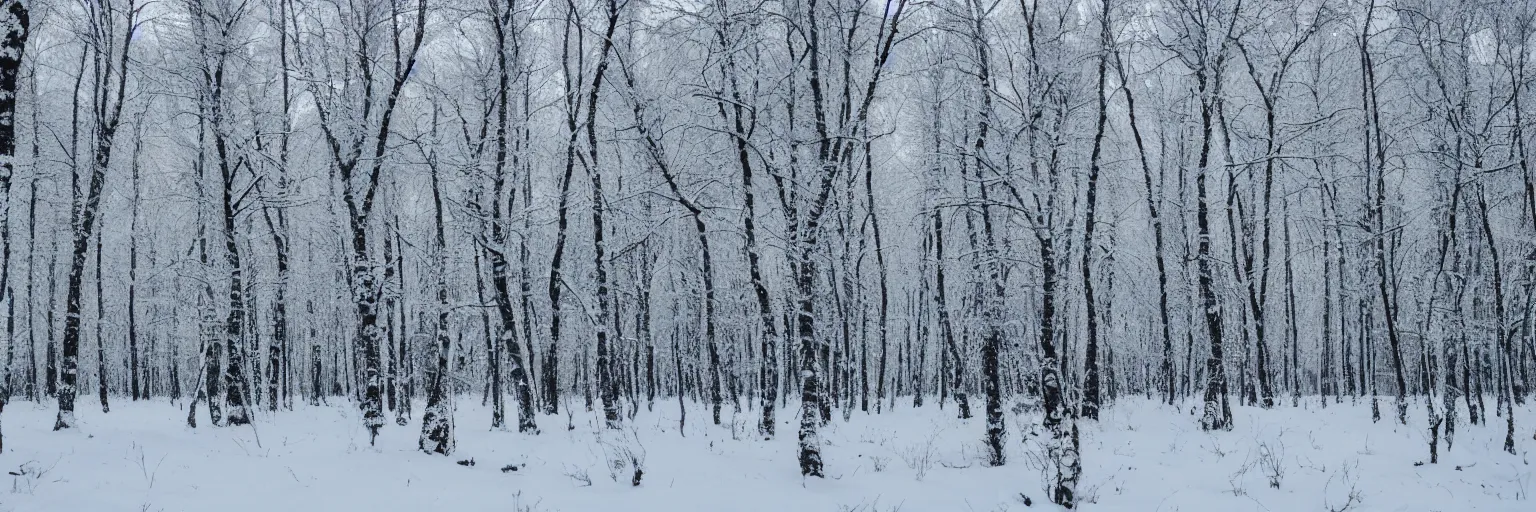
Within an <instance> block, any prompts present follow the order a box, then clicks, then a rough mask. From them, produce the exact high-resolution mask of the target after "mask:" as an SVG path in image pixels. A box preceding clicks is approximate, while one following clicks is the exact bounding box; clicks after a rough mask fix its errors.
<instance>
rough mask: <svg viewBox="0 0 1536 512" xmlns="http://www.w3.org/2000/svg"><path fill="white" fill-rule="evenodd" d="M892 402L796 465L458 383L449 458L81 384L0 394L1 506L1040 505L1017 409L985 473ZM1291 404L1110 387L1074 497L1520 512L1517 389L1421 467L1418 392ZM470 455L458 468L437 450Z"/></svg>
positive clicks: (337, 408)
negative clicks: (1398, 403) (527, 431)
mask: <svg viewBox="0 0 1536 512" xmlns="http://www.w3.org/2000/svg"><path fill="white" fill-rule="evenodd" d="M899 403H900V405H898V407H897V408H896V410H895V411H894V412H887V413H886V414H883V415H878V416H876V415H865V414H862V413H855V414H853V419H852V421H849V422H847V423H844V422H843V421H842V420H841V419H840V417H841V414H837V413H834V416H835V417H837V418H838V419H834V420H833V422H832V424H831V425H830V426H829V427H827V428H824V429H823V431H822V438H823V443H822V455H823V457H824V459H825V461H826V470H827V477H828V478H826V479H814V478H813V479H809V480H807V479H802V478H801V477H800V475H799V471H798V465H797V463H796V450H795V448H796V440H795V438H794V435H793V432H794V427H793V426H792V423H794V422H795V421H796V418H794V417H793V416H792V415H781V416H780V417H779V418H778V419H779V422H780V423H781V425H782V426H781V427H780V429H779V430H780V432H787V433H789V435H781V436H779V437H777V438H775V439H773V440H771V441H766V442H765V441H763V440H761V439H758V438H757V437H756V429H755V428H754V425H755V421H754V420H755V419H756V416H755V414H753V413H750V412H749V413H743V414H741V415H737V416H734V417H732V416H731V415H729V414H727V415H726V418H728V421H730V422H731V425H726V426H720V427H717V426H714V425H708V424H706V423H701V422H698V421H696V420H698V419H704V420H705V421H706V422H707V418H708V414H705V413H706V409H705V407H703V406H699V407H697V409H690V411H689V415H688V418H689V424H688V426H687V428H686V431H685V433H686V436H679V435H678V432H677V419H676V413H677V406H676V401H670V402H666V401H661V400H658V401H657V403H656V409H655V411H654V412H646V411H645V410H644V407H643V406H642V407H641V411H640V413H639V415H638V416H637V417H636V418H635V419H634V420H633V421H630V422H627V423H626V429H625V430H622V431H612V430H608V431H602V430H601V429H599V428H598V425H601V411H600V410H599V411H597V412H595V413H587V412H585V411H584V410H582V409H581V407H580V404H577V412H576V414H575V415H574V416H573V417H572V419H574V421H575V423H576V425H575V427H576V428H575V429H574V430H567V429H566V425H567V418H568V417H567V416H565V415H564V414H563V413H564V410H562V414H561V415H559V416H540V417H539V418H538V421H539V426H540V428H541V429H542V430H543V433H542V434H539V435H536V436H535V435H523V434H518V433H515V432H507V431H492V430H490V429H488V428H485V427H484V425H488V424H489V418H490V414H489V411H488V409H485V408H482V407H480V406H479V397H478V396H476V397H463V398H461V399H460V402H459V409H458V411H457V415H456V419H457V425H458V451H457V452H456V453H455V454H454V455H453V456H452V457H442V456H432V455H426V454H423V453H421V452H419V451H417V450H416V449H415V447H416V437H417V435H418V433H419V429H420V422H419V419H417V420H415V421H412V422H411V423H410V424H409V426H407V427H398V426H395V425H394V423H393V422H389V423H388V424H387V426H386V427H385V428H384V429H383V430H382V433H381V435H380V436H379V439H378V445H377V446H369V444H368V434H367V432H366V431H365V430H364V429H363V428H362V427H361V423H362V422H361V421H360V419H359V413H358V412H357V410H356V409H355V407H353V406H351V405H350V404H344V403H341V402H339V401H333V404H332V405H331V406H319V407H302V406H301V407H298V408H297V409H296V410H294V411H291V412H288V411H284V412H280V413H278V414H276V415H274V414H272V413H270V412H268V411H266V410H265V409H253V413H254V414H255V415H256V417H255V420H256V422H255V424H254V425H252V426H243V427H231V428H208V427H207V426H206V416H205V415H204V416H203V417H201V418H199V421H201V422H202V423H203V424H204V426H203V427H202V428H198V429H189V428H187V427H186V426H185V419H186V414H185V412H184V410H183V409H180V408H178V407H174V406H172V405H171V404H169V403H168V402H165V401H163V400H161V401H152V402H127V401H118V402H116V403H114V404H113V407H112V412H111V413H110V414H102V413H101V412H100V408H99V407H96V406H95V404H94V401H91V403H87V401H86V400H82V401H81V402H80V404H79V406H78V409H79V413H78V420H79V423H78V426H79V428H78V429H75V430H70V431H63V432H53V431H51V427H52V424H53V419H54V418H53V417H54V414H55V412H54V410H53V408H52V407H51V406H48V405H36V404H32V403H27V402H13V403H12V404H11V405H10V406H8V407H6V409H5V413H4V414H5V421H4V426H5V428H6V429H7V430H6V432H5V436H6V437H5V448H6V451H5V452H4V453H0V470H3V471H8V472H19V473H23V474H22V475H20V476H16V475H0V477H4V478H9V479H10V480H11V481H10V482H3V481H0V511H5V512H10V511H18V512H20V511H27V512H32V511H44V512H47V511H120V510H121V511H140V510H147V511H160V510H163V511H184V510H185V511H201V510H219V511H221V512H242V511H263V512H265V511H274V510H276V511H305V510H369V511H395V510H402V511H404V510H409V511H427V510H454V511H481V510H485V511H492V510H495V511H509V510H510V511H523V510H529V511H583V510H606V511H692V510H700V511H727V510H729V511H787V510H805V511H823V510H825V511H843V510H862V511H891V510H902V511H908V512H911V511H973V510H974V511H1023V510H1053V506H1052V505H1050V504H1049V503H1046V500H1045V494H1044V493H1043V491H1042V489H1043V488H1044V478H1045V474H1044V473H1043V472H1042V470H1041V468H1042V467H1044V464H1043V463H1044V459H1043V458H1042V456H1041V449H1042V446H1041V444H1040V440H1041V438H1040V436H1039V435H1038V432H1039V429H1038V428H1036V427H1029V428H1026V429H1025V430H1024V431H1023V433H1021V430H1020V428H1019V427H1020V425H1021V422H1022V423H1025V424H1027V425H1037V424H1038V417H1034V416H1023V417H1021V416H1015V415H1011V414H1010V416H1009V418H1008V428H1009V438H1008V439H1009V443H1008V447H1007V449H1008V453H1007V455H1008V463H1007V465H1005V466H1003V467H985V466H984V465H983V464H982V463H981V462H980V461H981V460H982V459H983V457H984V453H985V451H984V447H983V446H982V444H981V443H982V433H983V427H984V419H983V418H980V417H977V418H973V419H970V420H964V421H961V420H958V419H954V418H953V417H952V413H953V412H954V409H953V407H950V408H948V409H946V410H943V411H941V410H939V409H938V408H937V407H934V406H933V402H930V405H929V406H927V407H924V408H921V409H912V408H911V407H909V404H910V400H909V399H908V400H899ZM1488 404H1489V405H1490V406H1491V405H1492V404H1493V401H1492V399H1491V398H1490V399H1489V401H1488ZM791 405H792V406H791V407H789V408H786V409H782V410H784V411H790V412H791V413H792V411H794V410H796V409H797V408H796V407H793V404H791ZM1303 406H1304V407H1303V408H1302V409H1293V408H1290V407H1285V406H1279V407H1276V408H1275V409H1274V410H1269V411H1265V410H1260V409H1257V408H1250V407H1234V410H1233V413H1234V416H1235V420H1236V421H1235V423H1236V428H1235V429H1234V430H1233V431H1231V432H1216V433H1205V432H1202V431H1200V429H1199V417H1198V412H1199V411H1198V405H1197V404H1196V403H1195V402H1187V403H1184V404H1182V405H1180V406H1179V407H1178V408H1174V407H1169V406H1165V405H1159V404H1157V403H1155V402H1150V401H1146V400H1143V399H1140V398H1130V399H1125V400H1122V401H1120V402H1118V403H1116V404H1114V405H1112V406H1111V407H1108V408H1107V409H1105V410H1104V413H1103V420H1102V421H1100V422H1098V423H1094V422H1089V421H1082V422H1080V426H1081V428H1082V429H1083V431H1082V438H1083V450H1082V459H1083V480H1082V483H1081V485H1080V486H1079V495H1080V496H1081V497H1082V500H1083V503H1082V505H1081V507H1080V509H1081V510H1093V511H1099V510H1103V511H1186V512H1187V511H1207V510H1209V511H1292V510H1296V511H1302V510H1307V511H1310V510H1340V509H1341V508H1342V507H1343V506H1344V505H1345V504H1346V503H1348V502H1349V501H1350V500H1349V496H1350V495H1351V494H1352V493H1353V494H1354V495H1355V497H1356V500H1355V502H1354V503H1352V504H1350V506H1349V508H1348V510H1351V511H1356V510H1358V511H1370V510H1381V511H1399V510H1404V511H1436V510H1445V511H1451V510H1456V511H1472V510H1477V511H1530V510H1536V501H1533V500H1532V499H1531V498H1530V493H1531V492H1532V491H1536V480H1533V476H1532V475H1533V474H1536V469H1533V468H1532V467H1531V466H1530V465H1529V460H1530V456H1529V455H1526V454H1527V453H1528V452H1530V451H1531V450H1536V441H1533V440H1532V439H1531V432H1532V430H1531V426H1530V424H1529V423H1528V422H1529V421H1530V420H1531V419H1536V417H1533V416H1532V414H1531V413H1532V412H1533V409H1536V408H1533V407H1532V406H1530V405H1527V406H1526V407H1524V408H1523V409H1522V408H1517V410H1516V420H1517V422H1516V426H1517V428H1519V429H1520V430H1518V431H1517V434H1519V435H1518V436H1517V450H1518V452H1519V453H1520V455H1508V454H1505V453H1503V452H1502V451H1501V447H1502V443H1503V436H1504V429H1503V421H1502V420H1500V421H1496V422H1493V424H1492V425H1491V426H1483V425H1477V426H1472V425H1467V424H1466V423H1465V417H1466V415H1465V414H1464V411H1463V414H1459V416H1460V421H1461V423H1460V424H1458V425H1457V434H1456V444H1455V446H1454V447H1453V448H1452V449H1449V450H1446V449H1445V448H1444V446H1442V447H1441V461H1440V463H1439V464H1436V465H1431V464H1427V452H1428V445H1427V441H1428V437H1427V435H1428V434H1427V431H1426V429H1425V428H1424V427H1423V425H1424V419H1423V414H1424V411H1423V409H1422V404H1418V408H1417V409H1411V411H1412V412H1415V413H1417V416H1410V418H1409V425H1408V426H1401V425H1397V424H1396V423H1395V422H1393V421H1391V420H1390V418H1384V419H1383V421H1382V422H1380V423H1374V424H1373V423H1372V422H1371V420H1370V409H1369V402H1368V401H1362V402H1360V403H1359V404H1356V405H1353V406H1352V405H1350V404H1349V401H1348V400H1347V399H1346V400H1345V403H1344V404H1342V405H1334V404H1329V407H1328V408H1327V409H1323V410H1319V409H1317V402H1316V399H1315V398H1314V399H1312V400H1310V401H1308V402H1307V403H1305V404H1303ZM415 410H417V411H420V410H422V408H421V406H420V405H419V404H418V406H417V407H416V408H415ZM727 412H729V408H728V410H727ZM626 452H632V453H633V454H634V455H635V456H636V457H637V458H639V459H641V460H642V461H643V462H642V463H643V465H644V470H645V476H644V481H643V483H642V484H641V485H640V486H639V487H632V486H631V485H630V477H631V473H630V472H629V470H628V469H627V468H621V469H620V470H618V471H615V472H613V473H610V471H609V469H608V468H609V467H610V465H609V463H608V462H607V461H608V460H610V459H614V458H625V457H627V456H625V455H624V454H625V453H626ZM1265 454H1271V455H1273V457H1271V458H1266V457H1265V456H1264V455H1265ZM471 458H473V459H474V460H475V462H476V463H475V465H474V466H463V465H459V464H457V461H460V460H468V459H471ZM1267 460H1277V461H1279V463H1278V467H1280V468H1281V470H1282V471H1283V476H1282V477H1281V479H1280V482H1279V483H1280V487H1279V488H1272V487H1270V485H1269V482H1268V476H1267V468H1268V467H1267V465H1266V464H1265V462H1266V461H1267ZM1419 461H1424V462H1426V464H1424V465H1422V466H1416V465H1415V463H1416V462H1419ZM513 464H516V465H519V468H518V469H517V470H516V471H506V472H504V471H503V470H502V469H503V467H505V466H508V465H513ZM1458 466H1459V469H1458ZM1245 468H1246V469H1245ZM583 477H585V480H590V484H588V483H586V482H585V481H584V479H583ZM1352 490H1353V492H1352ZM1021 493H1023V495H1027V496H1028V497H1029V498H1030V500H1031V501H1032V503H1033V506H1031V507H1026V506H1025V505H1024V504H1023V503H1022V498H1021Z"/></svg>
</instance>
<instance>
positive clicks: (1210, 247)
mask: <svg viewBox="0 0 1536 512" xmlns="http://www.w3.org/2000/svg"><path fill="white" fill-rule="evenodd" d="M0 6H3V8H0V19H3V23H0V31H3V32H5V38H4V41H3V46H0V89H3V92H0V153H3V162H0V163H3V165H0V201H3V206H0V212H3V215H4V216H3V217H0V233H3V235H4V238H3V259H4V261H3V272H0V290H3V293H4V295H3V297H4V302H3V307H4V312H5V313H6V315H5V318H6V321H5V325H4V329H5V333H6V339H7V340H8V343H7V344H6V351H5V365H4V386H5V391H6V393H5V396H8V397H10V398H12V399H23V400H31V401H38V402H40V401H45V400H48V401H52V400H57V403H58V408H59V412H58V417H57V422H56V426H55V428H56V429H67V428H72V427H73V426H74V421H75V420H74V414H73V411H74V408H75V407H76V406H89V407H95V406H97V405H98V402H99V405H100V407H102V409H103V411H106V410H108V407H109V403H112V402H116V401H121V400H148V399H166V398H169V399H170V400H172V401H174V402H175V403H178V404H182V405H183V406H184V407H185V410H186V412H187V422H188V424H190V425H197V424H198V423H199V422H200V421H201V419H200V418H206V419H207V420H208V422H207V423H211V424H213V425H216V426H223V425H240V424H244V423H247V422H249V421H252V419H253V411H252V409H253V408H263V409H266V410H271V411H281V410H284V409H287V408H291V407H294V404H295V403H296V402H307V403H309V404H322V403H324V404H337V403H343V404H352V405H349V406H352V407H358V408H359V409H360V411H361V415H360V417H361V419H362V422H363V425H361V426H362V427H363V428H364V429H366V430H367V431H368V432H369V433H370V434H372V435H377V433H378V431H379V429H381V428H386V427H385V425H386V424H387V423H390V422H395V423H397V424H398V425H403V426H406V428H416V425H418V424H419V426H420V428H421V439H420V448H421V449H422V450H423V451H426V452H431V453H442V454H450V453H452V452H453V450H454V428H455V422H461V423H462V422H473V423H474V424H477V425H479V424H484V423H489V425H490V426H492V427H494V428H508V429H510V428H513V427H512V426H511V425H512V424H515V425H516V428H517V429H518V430H519V431H522V432H537V431H539V430H540V429H546V430H547V429H551V428H558V426H557V425H546V424H540V423H539V419H540V414H541V413H542V414H544V415H549V414H560V413H561V411H562V410H563V409H564V410H569V408H572V407H577V408H581V407H585V408H586V409H587V410H593V411H594V412H600V413H601V414H602V415H603V417H604V421H605V422H606V424H607V426H609V427H611V428H619V427H620V426H621V425H623V424H624V423H625V421H626V419H628V418H632V417H633V415H634V414H636V412H637V411H638V409H639V408H640V407H646V408H656V407H683V405H684V403H685V402H690V401H696V402H701V403H707V404H708V406H709V409H710V410H711V412H712V414H711V416H710V417H705V418H687V417H686V416H685V417H683V421H700V422H703V421H710V422H713V423H715V424H719V423H720V422H721V411H722V409H725V408H730V409H731V410H732V411H742V410H746V411H754V412H753V414H755V415H756V416H757V417H759V418H760V421H758V422H757V423H758V424H759V426H758V432H759V434H760V435H761V436H762V437H764V438H773V437H777V436H790V435H792V436H795V438H796V439H797V440H798V444H797V448H796V449H798V450H799V458H798V460H799V466H800V471H801V472H802V474H804V475H806V476H822V475H823V467H822V458H821V450H824V449H826V450H835V449H836V447H829V446H823V443H822V442H821V439H820V437H819V435H818V429H820V428H821V427H822V426H823V425H824V424H825V423H826V422H830V421H835V420H836V419H837V417H838V416H839V415H841V416H842V417H843V418H847V417H848V416H849V415H852V414H880V413H882V412H884V411H887V410H889V409H891V408H894V407H898V406H908V404H910V406H925V402H927V405H926V406H933V405H935V404H934V402H937V405H939V406H941V407H949V406H951V405H952V406H954V407H955V411H956V414H958V415H960V416H962V417H969V416H970V415H972V414H978V415H982V416H983V417H984V418H985V422H984V423H985V430H984V431H979V432H977V433H976V435H977V436H978V437H979V438H982V439H983V440H984V446H985V447H986V448H985V449H986V452H987V453H986V458H987V459H988V462H989V463H990V464H992V465H1003V464H1006V463H1007V462H1008V461H1007V460H1005V459H1006V457H1005V455H1004V453H1005V452H1004V449H1003V447H1004V445H1005V443H1007V442H1008V434H1009V432H1008V427H1007V425H1006V422H1005V421H1004V417H1005V414H1006V413H1007V412H1009V411H1011V410H1018V411H1022V412H1025V413H1028V414H1038V419H1036V420H1032V421H1037V422H1038V424H1039V425H1041V426H1042V427H1043V429H1044V430H1043V431H1044V432H1045V434H1044V437H1043V438H1044V439H1045V440H1046V441H1045V445H1046V446H1047V447H1048V452H1049V455H1050V457H1049V459H1050V460H1051V461H1052V464H1053V465H1054V468H1053V469H1052V474H1053V475H1054V477H1053V478H1054V480H1053V482H1054V483H1053V491H1052V492H1053V494H1052V496H1050V498H1051V499H1052V500H1053V501H1055V502H1057V503H1060V504H1063V505H1068V506H1070V505H1071V504H1072V503H1073V501H1074V492H1075V487H1076V483H1077V480H1078V474H1079V472H1080V465H1079V463H1078V446H1079V437H1080V433H1079V428H1078V423H1079V422H1082V421H1094V420H1096V419H1097V418H1098V417H1099V414H1100V411H1101V410H1102V409H1103V408H1105V407H1111V406H1112V405H1111V404H1112V403H1113V402H1114V400H1115V398H1116V397H1120V396H1125V395H1132V394H1138V395H1147V396H1152V397H1156V398H1158V399H1160V400H1163V401H1166V402H1168V403H1169V404H1173V403H1175V402H1177V401H1178V400H1180V399H1182V398H1185V397H1191V396H1193V397H1199V400H1200V401H1201V402H1203V405H1202V406H1200V407H1201V410H1200V411H1199V414H1198V417H1196V418H1192V419H1191V421H1198V422H1199V424H1200V425H1201V427H1203V428H1205V429H1207V430H1222V429H1230V428H1231V426H1232V413H1231V408H1232V407H1233V406H1234V405H1239V406H1241V405H1247V406H1258V407H1265V408H1269V407H1295V406H1297V405H1299V404H1301V403H1302V402H1303V401H1307V402H1309V403H1312V404H1315V405H1318V406H1327V405H1328V404H1330V403H1337V402H1339V401H1340V400H1342V399H1344V398H1346V397H1347V398H1348V399H1349V400H1368V401H1369V402H1370V403H1371V410H1372V414H1373V415H1375V416H1377V417H1378V418H1382V419H1381V421H1397V422H1407V409H1408V407H1409V403H1410V399H1412V401H1413V402H1414V403H1416V404H1419V406H1422V407H1424V408H1425V409H1426V410H1427V411H1428V418H1429V419H1430V424H1429V425H1425V426H1421V427H1427V429H1428V431H1429V432H1430V433H1431V436H1432V440H1431V442H1430V444H1429V449H1430V452H1431V454H1432V455H1431V462H1433V461H1434V455H1433V454H1435V453H1437V450H1438V449H1439V443H1440V441H1441V440H1442V439H1443V440H1444V441H1445V442H1446V444H1447V445H1449V444H1450V443H1451V442H1452V441H1453V439H1454V437H1453V436H1454V435H1455V431H1456V429H1458V428H1465V427H1464V426H1463V425H1462V423H1463V422H1468V423H1471V424H1478V423H1490V422H1500V421H1502V422H1504V423H1505V425H1502V427H1503V428H1504V429H1505V430H1507V437H1506V441H1505V449H1506V450H1507V451H1510V452H1511V453H1513V452H1514V447H1515V445H1514V438H1515V436H1516V435H1519V434H1517V431H1516V427H1517V425H1516V423H1515V418H1514V410H1515V409H1514V406H1515V404H1523V403H1524V401H1525V400H1526V398H1527V396H1528V395H1529V394H1530V392H1531V372H1532V370H1533V369H1536V348H1533V343H1532V334H1533V333H1532V324H1531V320H1532V318H1531V316H1532V311H1533V305H1536V304H1533V301H1536V289H1533V288H1532V286H1531V284H1532V282H1533V281H1532V278H1533V277H1536V245H1533V243H1532V240H1533V239H1536V176H1533V175H1532V170H1531V165H1530V163H1529V149H1528V148H1527V146H1528V139H1529V138H1530V135H1529V134H1528V133H1527V131H1526V130H1525V128H1526V127H1528V126H1530V125H1531V124H1530V121H1529V120H1528V117H1529V115H1527V114H1525V112H1524V111H1525V110H1526V109H1528V108H1529V106H1528V105H1529V103H1531V101H1530V100H1526V99H1525V97H1526V96H1528V95H1529V94H1530V87H1529V86H1530V83H1531V81H1532V78H1533V77H1536V73H1532V72H1531V71H1530V70H1529V69H1528V68H1529V67H1530V66H1528V64H1530V63H1531V62H1532V58H1533V55H1532V52H1531V50H1530V48H1529V46H1530V45H1531V42H1532V37H1533V35H1536V4H1532V3H1530V2H1525V1H1518V0H1508V1H1502V0H1500V1H1491V2H1459V1H1450V0H1404V1H1399V2H1392V3H1390V4H1388V3H1384V2H1382V3H1372V2H1370V1H1369V0H1366V1H1353V0H1351V1H1321V0H1305V1H1293V0H1282V1H1253V0H1249V1H1240V0H1168V1H1162V2H1151V3H1146V2H1126V1H1123V0H1073V1H1069V0H1020V1H1013V0H1006V1H980V0H934V1H915V0H880V1H873V2H871V1H854V0H769V1H764V2H743V1H737V0H729V1H727V0H682V1H642V0H624V1H619V0H591V1H587V0H543V1H533V0H342V1H333V0H162V1H157V2H150V1H146V0H91V1H86V2H76V1H63V0H54V1H43V0H30V1H22V0H6V1H4V2H0ZM92 392H94V393H95V394H96V395H97V397H96V399H95V400H91V399H81V398H77V396H78V395H80V394H82V393H84V394H87V395H89V394H91V393H92ZM474 396H481V397H483V400H485V401H487V402H488V403H489V404H491V411H492V414H491V417H490V418H478V417H477V418H468V417H460V418H455V417H454V413H453V410H454V409H453V405H452V403H453V401H454V400H456V399H469V398H468V397H474ZM1490 399H1491V400H1490ZM418 400H421V401H423V403H425V409H424V410H421V411H413V410H412V408H413V403H414V402H415V401H418ZM1233 402H1236V404H1234V403H1233ZM1379 402H1387V403H1386V404H1385V405H1384V406H1379V405H1378V403H1379ZM1490 402H1491V403H1490ZM973 406H974V407H975V408H976V410H974V411H973ZM199 407H202V408H203V409H204V410H203V411H202V412H200V411H198V408H199ZM1383 408H1384V409H1386V411H1385V413H1383V412H1382V411H1381V409H1383ZM508 409H511V410H510V411H508ZM203 413H206V415H204V414H203ZM278 414H281V412H278ZM508 415H511V416H512V417H510V418H509V417H508ZM1463 416H1464V419H1463ZM545 417H546V418H548V416H545ZM781 417H791V418H795V419H796V420H795V423H794V424H795V425H796V427H795V430H794V432H780V431H777V429H776V425H778V424H779V423H780V421H778V418H781ZM1031 417H1033V416H1031ZM785 449H789V448H788V444H786V448H785ZM635 478H636V481H637V483H638V479H639V476H638V475H636V477H635Z"/></svg>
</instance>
